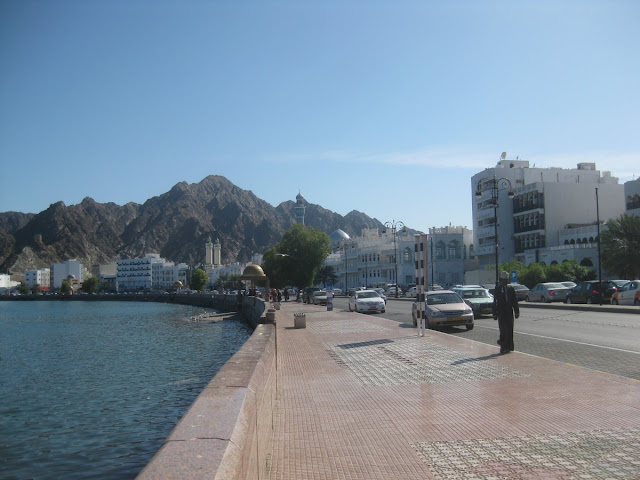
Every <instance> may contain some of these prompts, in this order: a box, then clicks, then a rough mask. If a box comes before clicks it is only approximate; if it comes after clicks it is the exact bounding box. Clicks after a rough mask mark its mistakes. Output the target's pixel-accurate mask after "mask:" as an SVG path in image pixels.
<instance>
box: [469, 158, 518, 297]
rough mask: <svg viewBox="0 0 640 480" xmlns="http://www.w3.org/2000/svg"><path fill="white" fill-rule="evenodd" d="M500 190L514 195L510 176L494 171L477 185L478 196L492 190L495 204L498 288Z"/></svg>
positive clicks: (494, 220) (510, 195)
mask: <svg viewBox="0 0 640 480" xmlns="http://www.w3.org/2000/svg"><path fill="white" fill-rule="evenodd" d="M503 156H504V154H503ZM500 190H506V191H507V194H508V195H509V198H513V197H514V192H513V187H512V186H511V181H510V180H509V179H508V178H504V177H502V178H496V175H495V173H494V175H493V178H488V177H484V178H481V179H480V180H478V184H477V185H476V198H481V197H482V192H486V191H490V192H491V202H490V203H491V204H492V205H493V228H494V234H495V239H496V244H495V248H496V288H497V286H498V246H499V244H500V242H499V241H498V194H499V192H500Z"/></svg>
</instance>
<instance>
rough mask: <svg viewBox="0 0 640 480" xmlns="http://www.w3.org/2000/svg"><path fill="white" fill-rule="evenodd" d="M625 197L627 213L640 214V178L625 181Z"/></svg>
mask: <svg viewBox="0 0 640 480" xmlns="http://www.w3.org/2000/svg"><path fill="white" fill-rule="evenodd" d="M624 198H625V207H626V213H627V214H628V215H640V178H638V179H636V180H631V181H629V182H625V184H624Z"/></svg>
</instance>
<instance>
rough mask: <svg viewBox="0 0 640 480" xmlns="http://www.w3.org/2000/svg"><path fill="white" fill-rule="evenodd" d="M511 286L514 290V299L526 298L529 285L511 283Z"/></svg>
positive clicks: (521, 299)
mask: <svg viewBox="0 0 640 480" xmlns="http://www.w3.org/2000/svg"><path fill="white" fill-rule="evenodd" d="M511 286H512V287H513V289H514V290H515V291H516V300H518V301H519V302H521V301H523V300H526V298H527V292H528V291H529V287H527V286H526V285H520V284H519V283H512V284H511Z"/></svg>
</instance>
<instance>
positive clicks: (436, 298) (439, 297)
mask: <svg viewBox="0 0 640 480" xmlns="http://www.w3.org/2000/svg"><path fill="white" fill-rule="evenodd" d="M461 302H462V300H461V298H460V296H459V295H458V294H457V293H435V294H433V295H427V305H443V304H445V303H461Z"/></svg>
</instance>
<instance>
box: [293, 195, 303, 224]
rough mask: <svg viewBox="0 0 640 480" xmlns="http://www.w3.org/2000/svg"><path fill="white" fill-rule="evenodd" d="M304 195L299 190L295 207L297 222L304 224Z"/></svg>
mask: <svg viewBox="0 0 640 480" xmlns="http://www.w3.org/2000/svg"><path fill="white" fill-rule="evenodd" d="M304 208H305V207H304V197H303V196H302V194H301V193H300V192H299V191H298V195H296V207H295V208H294V209H293V211H294V213H295V215H296V223H299V224H301V225H304Z"/></svg>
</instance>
